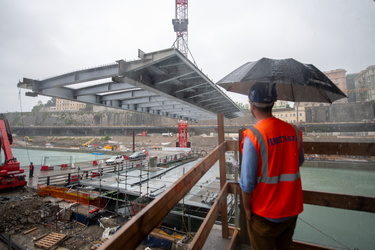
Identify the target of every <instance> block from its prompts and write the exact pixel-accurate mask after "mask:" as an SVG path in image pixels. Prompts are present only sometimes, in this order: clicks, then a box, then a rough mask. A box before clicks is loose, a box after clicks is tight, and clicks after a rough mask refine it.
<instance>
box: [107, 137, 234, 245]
mask: <svg viewBox="0 0 375 250" xmlns="http://www.w3.org/2000/svg"><path fill="white" fill-rule="evenodd" d="M226 146H227V144H226V143H225V142H224V143H222V144H220V145H219V146H217V147H216V148H215V149H214V150H213V151H212V152H211V153H210V154H209V155H207V156H206V157H205V158H203V159H202V160H201V161H200V162H199V163H197V164H196V165H195V166H194V167H193V168H192V169H190V170H189V171H188V172H187V173H186V174H185V175H184V176H183V177H181V178H180V179H179V180H178V181H176V182H175V183H174V184H173V185H172V186H170V187H169V188H168V189H167V190H166V191H165V192H164V193H163V194H161V195H159V196H158V197H157V198H156V199H155V200H153V201H152V202H151V203H150V204H148V205H147V206H146V207H145V208H143V209H142V210H141V211H140V212H139V213H138V214H137V215H135V216H134V217H133V218H131V219H130V220H129V221H128V222H127V223H126V224H125V225H124V226H122V227H121V228H120V229H119V230H118V231H117V232H116V233H115V234H114V235H113V236H112V237H111V238H110V239H109V240H108V241H107V242H105V243H104V244H103V245H102V246H101V247H100V249H135V248H137V246H138V245H139V244H140V243H141V242H142V241H143V239H144V238H146V236H147V235H148V234H149V233H150V232H151V231H152V229H154V228H155V227H156V226H157V225H158V224H159V223H160V222H161V221H162V220H163V218H164V217H165V216H166V215H167V214H168V213H169V212H170V210H172V209H173V208H174V207H175V206H176V204H177V203H178V202H179V201H180V200H181V199H182V198H183V197H184V196H185V195H186V194H187V192H188V191H189V190H190V189H191V188H192V187H193V186H194V185H195V184H196V183H197V182H198V180H199V179H200V178H201V177H202V176H203V175H204V174H205V173H206V172H207V171H208V170H209V169H210V168H211V167H212V166H213V165H214V163H215V162H216V161H217V159H218V158H219V156H220V155H223V154H225V152H226V150H227V147H226Z"/></svg>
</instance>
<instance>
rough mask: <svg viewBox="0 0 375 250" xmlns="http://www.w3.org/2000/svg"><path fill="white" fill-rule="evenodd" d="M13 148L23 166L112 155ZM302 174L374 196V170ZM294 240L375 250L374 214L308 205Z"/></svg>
mask: <svg viewBox="0 0 375 250" xmlns="http://www.w3.org/2000/svg"><path fill="white" fill-rule="evenodd" d="M12 151H13V155H14V157H16V158H17V160H18V161H19V162H20V163H21V166H23V168H26V166H28V165H29V163H30V161H32V162H34V164H35V165H43V164H48V165H59V164H64V163H65V164H67V163H68V164H70V163H78V162H87V161H94V160H101V159H106V158H109V157H110V156H109V155H105V154H102V152H100V153H94V154H93V153H92V152H91V151H88V152H87V153H82V152H63V151H48V150H25V149H19V148H13V149H12ZM103 153H105V152H103ZM3 159H4V158H3V156H2V160H3ZM218 175H219V173H218ZM301 177H302V185H303V189H304V190H311V191H320V192H329V193H340V194H349V195H360V196H369V197H374V196H375V171H373V170H358V169H338V168H335V169H332V168H318V167H302V168H301ZM294 239H295V240H300V241H304V242H310V243H314V244H320V245H324V246H327V247H331V248H333V249H375V214H373V213H367V212H358V211H351V210H344V209H335V208H328V207H321V206H312V205H306V204H305V205H304V211H303V212H302V213H301V214H300V215H299V219H298V222H297V227H296V231H295V234H294Z"/></svg>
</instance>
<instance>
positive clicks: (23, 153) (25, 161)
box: [2, 148, 110, 168]
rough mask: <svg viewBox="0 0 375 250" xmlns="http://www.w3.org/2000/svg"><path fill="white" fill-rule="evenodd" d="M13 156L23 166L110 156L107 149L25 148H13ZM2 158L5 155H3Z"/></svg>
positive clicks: (73, 161) (54, 163)
mask: <svg viewBox="0 0 375 250" xmlns="http://www.w3.org/2000/svg"><path fill="white" fill-rule="evenodd" d="M12 152H13V156H14V157H15V158H17V161H19V162H20V165H21V167H23V168H25V167H27V166H29V164H30V162H33V163H34V165H35V166H41V165H50V166H53V165H61V164H72V163H73V164H76V163H78V162H87V161H95V160H101V159H107V158H110V155H106V154H105V151H104V152H101V151H95V152H92V151H87V153H82V152H74V151H69V152H67V151H55V150H53V151H52V150H34V149H23V148H12ZM2 159H4V158H3V156H2Z"/></svg>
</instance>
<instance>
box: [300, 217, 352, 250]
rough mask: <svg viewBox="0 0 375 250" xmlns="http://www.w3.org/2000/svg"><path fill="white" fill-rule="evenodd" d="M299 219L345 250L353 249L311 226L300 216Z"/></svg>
mask: <svg viewBox="0 0 375 250" xmlns="http://www.w3.org/2000/svg"><path fill="white" fill-rule="evenodd" d="M298 219H299V220H300V221H302V222H304V223H305V224H306V225H308V226H310V227H311V228H312V229H315V230H316V231H317V232H319V233H321V234H323V235H324V236H326V237H327V238H329V239H331V240H333V241H334V242H336V243H337V244H339V245H341V246H343V247H344V249H351V248H350V247H348V246H346V245H344V244H343V243H341V242H339V241H338V240H336V239H334V238H333V237H332V236H330V235H328V234H326V233H324V232H323V231H322V230H320V229H318V228H317V227H315V226H313V225H311V224H310V223H308V222H307V221H305V220H304V219H302V218H301V217H300V216H298Z"/></svg>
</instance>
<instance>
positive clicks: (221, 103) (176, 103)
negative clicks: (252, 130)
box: [18, 48, 243, 121]
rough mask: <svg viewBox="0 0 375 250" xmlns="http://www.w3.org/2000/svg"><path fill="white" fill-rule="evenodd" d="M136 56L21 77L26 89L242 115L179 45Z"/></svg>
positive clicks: (109, 102) (182, 111)
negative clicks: (64, 71) (41, 76)
mask: <svg viewBox="0 0 375 250" xmlns="http://www.w3.org/2000/svg"><path fill="white" fill-rule="evenodd" d="M138 54H139V58H140V59H139V60H134V61H125V60H118V61H116V64H111V65H106V66H100V67H96V68H90V69H85V70H79V71H75V72H70V73H67V74H63V75H60V76H56V77H51V78H48V79H44V80H32V79H27V78H24V79H23V82H20V83H18V87H20V88H25V89H30V90H32V91H33V92H31V93H30V92H28V93H27V94H28V95H31V96H33V95H36V94H40V95H46V96H51V97H57V98H62V99H68V100H73V101H81V102H86V103H91V104H95V105H103V106H109V107H113V108H119V109H127V110H132V111H138V112H147V113H151V114H156V115H163V116H167V117H172V118H177V119H183V120H190V121H194V120H211V119H216V115H217V114H218V113H223V114H224V116H225V117H226V118H229V119H231V118H235V117H238V116H243V113H242V110H241V109H240V108H239V107H238V106H237V105H236V104H235V103H234V102H233V101H232V100H231V99H230V98H229V97H228V96H227V95H226V94H224V93H223V91H222V90H221V89H220V88H219V87H218V86H216V85H215V84H214V83H213V82H212V81H211V80H210V79H208V77H207V76H206V75H205V74H203V72H201V71H200V70H199V69H198V68H197V67H196V66H195V65H194V64H193V63H192V62H190V61H189V60H188V59H187V58H186V57H185V56H184V55H183V54H182V53H181V52H180V51H178V50H176V49H174V48H170V49H165V50H161V51H156V52H152V53H147V54H146V53H144V52H142V51H140V50H139V52H138Z"/></svg>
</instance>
